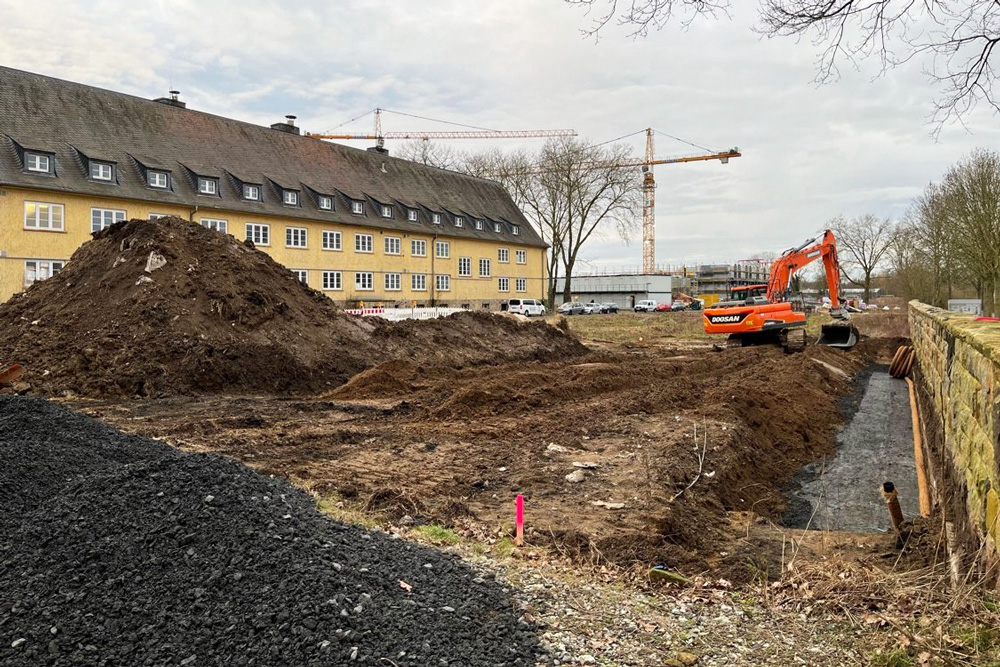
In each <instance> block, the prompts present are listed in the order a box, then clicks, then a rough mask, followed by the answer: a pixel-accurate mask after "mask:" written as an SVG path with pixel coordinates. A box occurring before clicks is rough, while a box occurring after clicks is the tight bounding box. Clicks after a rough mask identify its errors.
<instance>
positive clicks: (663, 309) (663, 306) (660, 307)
mask: <svg viewBox="0 0 1000 667" xmlns="http://www.w3.org/2000/svg"><path fill="white" fill-rule="evenodd" d="M654 310H655V311H656V312H658V313H669V312H670V310H671V308H670V304H669V303H658V304H656V308H654Z"/></svg>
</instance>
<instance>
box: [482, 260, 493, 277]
mask: <svg viewBox="0 0 1000 667" xmlns="http://www.w3.org/2000/svg"><path fill="white" fill-rule="evenodd" d="M484 262H485V264H484ZM483 268H485V269H486V271H483ZM492 268H493V267H492V262H490V260H489V259H488V258H486V257H480V258H479V277H480V278H489V277H490V276H491V275H492V271H491V269H492Z"/></svg>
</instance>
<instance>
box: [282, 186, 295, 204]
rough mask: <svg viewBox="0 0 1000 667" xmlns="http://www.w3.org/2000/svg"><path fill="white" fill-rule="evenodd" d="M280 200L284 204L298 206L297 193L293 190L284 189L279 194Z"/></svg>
mask: <svg viewBox="0 0 1000 667" xmlns="http://www.w3.org/2000/svg"><path fill="white" fill-rule="evenodd" d="M281 201H283V202H284V203H285V206H298V205H299V193H298V192H296V191H295V190H284V191H283V192H282V194H281Z"/></svg>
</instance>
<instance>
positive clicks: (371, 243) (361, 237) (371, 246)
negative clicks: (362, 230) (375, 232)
mask: <svg viewBox="0 0 1000 667" xmlns="http://www.w3.org/2000/svg"><path fill="white" fill-rule="evenodd" d="M366 240H367V243H366V242H365V241H366ZM366 246H367V247H366ZM354 252H363V253H365V254H371V253H373V252H375V237H374V236H372V235H371V234H355V235H354Z"/></svg>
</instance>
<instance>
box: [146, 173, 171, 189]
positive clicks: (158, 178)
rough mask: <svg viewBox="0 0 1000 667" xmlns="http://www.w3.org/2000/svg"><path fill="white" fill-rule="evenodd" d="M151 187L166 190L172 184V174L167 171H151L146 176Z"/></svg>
mask: <svg viewBox="0 0 1000 667" xmlns="http://www.w3.org/2000/svg"><path fill="white" fill-rule="evenodd" d="M146 182H147V183H149V187H151V188H158V189H160V190H166V189H167V187H168V186H169V185H170V176H169V175H168V174H167V172H165V171H150V172H149V173H148V174H147V176H146Z"/></svg>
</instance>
